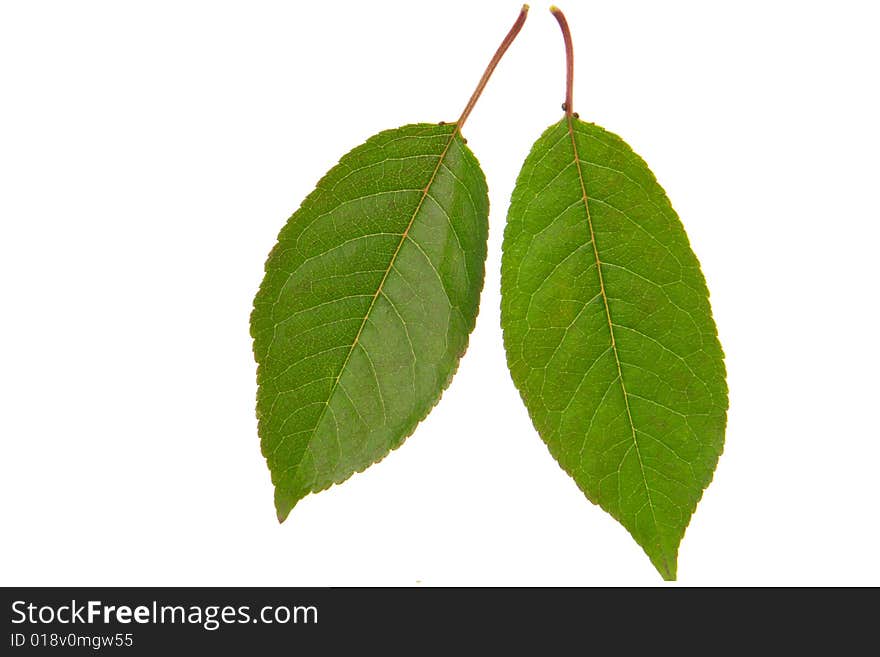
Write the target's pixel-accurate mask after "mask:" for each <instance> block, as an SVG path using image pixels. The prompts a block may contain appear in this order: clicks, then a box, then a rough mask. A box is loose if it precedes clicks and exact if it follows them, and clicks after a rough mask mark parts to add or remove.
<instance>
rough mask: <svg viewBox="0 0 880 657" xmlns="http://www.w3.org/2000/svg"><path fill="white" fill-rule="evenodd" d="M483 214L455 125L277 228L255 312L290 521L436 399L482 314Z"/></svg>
mask: <svg viewBox="0 0 880 657" xmlns="http://www.w3.org/2000/svg"><path fill="white" fill-rule="evenodd" d="M488 208H489V200H488V196H487V192H486V182H485V178H484V176H483V173H482V171H481V169H480V166H479V164H478V163H477V160H476V158H475V157H474V155H473V153H471V151H470V149H468V147H467V146H466V145H465V143H464V140H463V139H462V137H461V136H460V134H459V132H458V130H457V129H456V125H455V124H449V125H432V124H416V125H407V126H404V127H402V128H398V129H396V130H388V131H386V132H381V133H379V134H377V135H375V136H374V137H371V138H370V139H369V140H367V142H366V143H365V144H363V145H362V146H359V147H357V148H355V149H354V150H352V151H351V152H350V153H348V154H347V155H346V156H344V157H343V158H342V159H341V160H340V162H339V164H338V165H336V166H335V167H334V168H333V169H331V170H330V172H329V173H327V175H326V176H325V177H324V178H323V179H322V180H321V182H319V183H318V187H317V189H316V190H315V191H314V192H312V194H310V195H309V196H308V198H306V200H305V201H304V202H303V204H302V206H301V207H300V209H299V210H298V211H297V212H296V213H295V214H294V215H293V216H292V217H291V218H290V220H289V221H288V222H287V225H285V226H284V228H283V229H282V230H281V233H280V235H279V237H278V244H277V245H276V246H275V248H274V249H273V250H272V252H271V254H270V256H269V259H268V262H267V263H266V275H265V278H264V279H263V283H262V285H261V286H260V290H259V292H258V293H257V296H256V299H255V300H254V310H253V313H252V315H251V333H252V335H253V338H254V353H255V356H256V360H257V362H258V364H259V368H258V375H257V379H258V384H259V391H258V393H257V416H258V418H259V433H260V439H261V446H262V451H263V455H264V456H265V457H266V461H267V462H268V465H269V469H270V471H271V474H272V482H273V483H274V485H275V506H276V510H277V512H278V518H279V520H280V521H283V520H284V519H285V518H286V517H287V515H288V514H289V513H290V511H291V509H293V507H294V506H295V505H296V503H297V502H298V501H299V500H300V499H302V498H303V497H304V496H306V495H307V494H309V493H314V492H318V491H321V490H323V489H325V488H328V487H329V486H331V485H332V484H334V483H341V482H342V481H344V480H345V479H347V478H348V477H350V476H351V475H352V474H353V473H355V472H359V471H361V470H363V469H365V468H367V467H368V466H369V465H371V464H373V463H375V462H377V461H379V460H380V459H382V458H383V457H384V456H385V455H386V454H388V452H389V451H390V450H392V449H395V448H396V447H398V446H399V445H400V444H401V443H402V442H403V441H404V439H405V438H406V437H407V436H408V435H410V434H411V433H412V432H413V430H414V429H415V427H416V425H417V424H418V423H419V422H420V421H421V420H422V419H423V418H424V417H425V416H426V415H427V414H428V412H429V411H430V410H431V408H432V407H433V406H434V405H435V404H436V403H437V401H438V400H439V398H440V394H441V393H442V391H443V390H444V388H446V386H447V385H448V384H449V381H450V379H451V378H452V375H453V374H454V372H455V370H456V368H457V366H458V361H459V359H460V358H461V356H462V354H464V351H465V349H466V347H467V342H468V335H469V334H470V332H471V330H472V329H473V327H474V322H475V320H476V315H477V305H478V300H479V295H480V291H481V289H482V286H483V274H484V268H485V258H486V239H487V230H488V224H487V218H488Z"/></svg>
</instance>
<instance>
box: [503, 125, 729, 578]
mask: <svg viewBox="0 0 880 657" xmlns="http://www.w3.org/2000/svg"><path fill="white" fill-rule="evenodd" d="M501 276H502V280H501V294H502V304H501V311H502V316H501V322H502V327H503V329H504V344H505V348H506V350H507V361H508V365H509V367H510V372H511V375H512V378H513V381H514V383H515V384H516V386H517V388H518V389H519V391H520V393H521V395H522V398H523V401H524V402H525V405H526V407H527V408H528V411H529V414H530V416H531V418H532V421H533V422H534V425H535V427H536V428H537V430H538V433H539V434H540V435H541V438H542V439H543V440H544V441H545V442H546V443H547V446H548V447H549V449H550V452H551V454H552V455H553V456H554V457H555V458H556V460H557V461H558V462H559V464H560V465H561V466H562V468H563V469H564V470H565V471H566V472H568V473H569V474H570V475H571V476H572V477H573V478H574V480H575V482H576V483H577V485H578V486H579V487H580V489H581V490H582V491H583V492H584V494H585V495H586V496H587V498H589V499H590V500H591V501H592V502H594V503H596V504H598V505H600V506H601V507H602V508H603V509H605V510H606V511H608V512H609V513H610V514H611V515H612V516H614V518H616V519H617V520H618V521H619V522H620V523H621V524H622V525H623V526H624V527H626V529H627V530H629V532H630V533H631V534H632V536H633V538H635V540H636V541H637V542H638V544H639V545H641V546H642V548H643V549H644V550H645V552H646V553H647V555H648V556H649V557H650V559H651V562H652V563H653V564H654V566H655V567H656V568H657V569H658V570H659V571H660V573H661V574H662V575H663V577H664V578H666V579H674V578H675V576H676V561H677V555H678V547H679V543H680V542H681V539H682V537H683V535H684V531H685V528H686V527H687V524H688V522H689V520H690V517H691V515H692V514H693V512H694V509H695V507H696V505H697V502H698V501H699V500H700V497H701V496H702V493H703V490H704V489H705V488H706V486H707V485H708V484H709V482H710V481H711V479H712V473H713V471H714V470H715V465H716V463H717V461H718V456H719V455H720V453H721V450H722V445H723V440H724V428H725V424H726V415H727V386H726V383H725V370H724V362H723V353H722V351H721V345H720V344H719V342H718V338H717V332H716V328H715V323H714V322H713V320H712V314H711V310H710V307H709V293H708V290H707V289H706V283H705V280H704V278H703V275H702V273H701V271H700V267H699V263H698V262H697V258H696V256H695V255H694V253H693V252H692V251H691V248H690V245H689V243H688V239H687V236H686V234H685V232H684V228H683V227H682V225H681V222H680V221H679V219H678V216H677V215H676V213H675V211H674V210H673V209H672V206H671V205H670V203H669V200H668V199H667V197H666V194H665V193H664V191H663V189H662V188H661V187H660V185H659V184H658V183H657V181H656V179H655V178H654V176H653V174H652V173H651V171H650V170H649V169H648V167H647V165H646V164H645V162H644V161H643V160H642V159H641V158H640V157H639V156H638V155H636V154H635V153H634V152H633V151H632V150H631V149H630V147H629V146H627V144H626V143H624V142H623V140H621V139H620V138H619V137H618V136H616V135H614V134H611V133H609V132H606V131H605V130H603V129H602V128H600V127H598V126H596V125H593V124H590V123H584V122H583V121H580V120H578V119H577V118H576V117H570V118H569V117H566V118H563V119H562V121H560V122H559V123H557V124H556V125H553V126H551V127H550V128H549V129H548V130H547V131H546V132H545V133H544V134H543V135H542V136H541V138H540V139H539V140H538V141H537V142H536V143H535V145H534V147H533V148H532V151H531V153H529V156H528V158H527V159H526V162H525V165H524V166H523V168H522V172H521V173H520V175H519V179H518V181H517V184H516V188H515V189H514V192H513V198H512V202H511V206H510V211H509V214H508V219H507V228H506V230H505V233H504V245H503V257H502V267H501Z"/></svg>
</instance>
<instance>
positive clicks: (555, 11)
mask: <svg viewBox="0 0 880 657" xmlns="http://www.w3.org/2000/svg"><path fill="white" fill-rule="evenodd" d="M550 13H551V14H561V13H562V10H561V9H560V8H559V7H557V6H556V5H550Z"/></svg>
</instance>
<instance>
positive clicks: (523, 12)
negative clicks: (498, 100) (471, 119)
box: [455, 5, 529, 133]
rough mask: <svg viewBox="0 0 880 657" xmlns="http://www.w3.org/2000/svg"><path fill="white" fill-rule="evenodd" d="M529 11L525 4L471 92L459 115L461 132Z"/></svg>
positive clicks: (458, 124)
mask: <svg viewBox="0 0 880 657" xmlns="http://www.w3.org/2000/svg"><path fill="white" fill-rule="evenodd" d="M528 13H529V6H528V5H523V7H522V9H521V10H520V12H519V16H518V17H517V19H516V22H515V23H514V24H513V27H511V28H510V31H509V32H508V33H507V36H506V37H504V41H502V42H501V45H500V46H498V50H496V51H495V55H494V56H493V57H492V60H491V61H490V62H489V65H488V66H487V67H486V71H485V72H484V73H483V77H481V78H480V82H479V83H478V84H477V88H476V89H474V93H473V94H471V98H470V100H469V101H468V104H467V106H465V108H464V111H463V112H462V113H461V116H460V117H458V121H456V128H455V129H456V132H459V133H460V132H461V129H462V127H463V126H464V122H465V121H467V118H468V116H470V114H471V110H473V109H474V105H476V104H477V100H479V98H480V94H482V93H483V89H484V88H485V87H486V83H487V82H489V78H490V77H492V72H493V71H494V70H495V67H496V66H498V62H500V61H501V58H502V57H503V56H504V53H505V52H507V49H508V48H509V47H510V44H511V43H513V40H514V39H516V35H517V34H519V31H520V30H521V29H522V26H523V24H524V23H525V22H526V16H527V15H528Z"/></svg>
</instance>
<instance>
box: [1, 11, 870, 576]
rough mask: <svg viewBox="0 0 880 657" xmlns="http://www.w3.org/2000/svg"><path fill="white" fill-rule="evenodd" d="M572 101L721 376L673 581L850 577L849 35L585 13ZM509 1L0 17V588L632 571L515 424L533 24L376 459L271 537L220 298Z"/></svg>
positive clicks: (538, 30) (866, 544) (858, 207)
mask: <svg viewBox="0 0 880 657" xmlns="http://www.w3.org/2000/svg"><path fill="white" fill-rule="evenodd" d="M562 8H563V9H564V10H565V11H566V13H567V16H568V19H569V22H570V24H571V26H572V30H573V33H574V42H575V52H576V81H575V95H574V98H575V109H576V110H577V111H579V112H580V115H581V117H582V118H584V119H585V120H588V121H595V122H597V123H599V124H601V125H603V126H604V127H606V128H608V129H609V130H612V131H614V132H616V133H618V134H620V135H621V136H623V138H624V139H625V140H627V141H628V142H629V143H630V144H631V145H632V146H633V148H634V149H635V150H636V151H637V152H639V153H640V154H641V155H642V156H643V157H644V158H645V159H646V160H647V161H648V163H649V164H650V165H651V167H652V169H653V171H654V172H655V174H656V175H657V177H658V178H659V180H660V182H661V184H663V185H664V187H665V189H666V190H667V192H668V193H669V196H670V198H671V199H672V202H673V204H674V205H675V207H676V208H677V210H678V212H679V214H680V216H681V217H682V220H683V221H684V224H685V226H686V227H687V230H688V233H689V235H690V239H691V243H692V245H693V247H694V250H695V251H696V253H697V255H698V257H699V258H700V260H701V262H702V265H703V270H704V273H705V275H706V278H707V280H708V283H709V288H710V289H711V291H712V304H713V309H714V314H715V318H716V321H717V323H718V327H719V331H720V337H721V341H722V344H723V345H724V349H725V352H726V354H727V367H728V371H729V379H728V383H729V385H730V391H731V393H730V404H731V405H730V414H729V427H728V432H727V442H726V447H725V453H724V454H723V456H722V458H721V460H720V463H719V466H718V470H717V472H716V475H715V480H714V482H713V483H712V485H711V486H710V487H709V489H708V490H707V492H706V494H705V496H704V498H703V501H702V502H701V503H700V505H699V507H698V509H697V512H696V515H695V516H694V518H693V520H692V522H691V525H690V528H689V529H688V531H687V535H686V536H685V540H684V542H683V544H682V548H681V553H680V561H679V576H680V582H681V583H682V584H692V585H703V584H733V585H739V584H773V585H776V584H874V585H878V584H880V565H878V558H877V555H878V554H880V523H878V516H880V512H878V505H880V494H878V466H880V435H878V434H880V432H878V422H877V407H878V392H880V385H878V383H880V376H878V372H880V357H878V356H880V353H878V352H880V349H878V346H877V344H878V321H877V319H878V311H877V306H878V292H877V284H878V279H880V277H878V274H877V271H878V259H880V257H878V238H880V227H878V226H880V211H878V201H877V190H878V186H880V164H878V163H880V128H878V125H880V122H878V116H880V102H878V85H877V64H878V62H880V46H878V43H880V41H878V39H877V25H878V15H877V10H876V9H874V8H873V5H872V4H871V3H867V2H865V3H856V2H835V3H830V2H829V3H809V2H807V3H805V2H791V3H783V2H775V3H766V2H742V1H740V2H731V3H725V4H724V5H722V3H705V2H663V3H656V2H615V3H608V2H594V1H590V2H585V1H578V2H573V1H570V2H569V3H568V4H567V5H562ZM518 9H519V5H518V4H517V3H515V2H497V3H490V2H480V3H477V2H473V1H472V0H471V1H462V2H459V1H453V0H444V1H443V2H442V3H438V2H430V3H427V2H426V3H416V2H411V1H409V2H395V3H392V2H381V1H378V0H376V1H371V2H353V3H344V2H341V1H335V2H309V3H292V2H278V3H272V2H235V3H232V2H141V3H134V2H129V3H117V2H77V3H68V2H55V3H52V2H5V3H3V5H2V8H0V222H2V223H0V304H2V305H0V309H2V310H0V312H2V321H0V440H2V454H0V527H2V529H0V533H2V539H0V583H2V584H4V585H53V584H58V585H60V584H67V585H77V584H83V585H86V584H88V585H136V584H140V585H305V584H308V585H341V584H355V585H360V584H378V585H385V584H401V585H419V584H421V585H445V584H475V585H488V584H498V585H508V584H509V585H513V584H525V585H533V584H554V585H568V584H581V585H589V584H640V585H641V584H644V585H653V584H662V582H661V580H660V577H659V576H658V575H657V574H656V572H654V569H653V567H652V566H651V565H650V563H649V561H648V559H647V558H646V557H645V556H644V555H643V554H642V552H641V550H640V548H638V547H637V546H636V544H635V543H634V542H633V541H632V540H631V538H630V537H629V535H628V534H627V533H626V531H625V530H624V529H623V528H622V527H620V526H619V525H618V524H617V523H616V522H615V521H613V520H612V519H611V518H610V517H609V516H607V515H606V514H605V513H604V512H603V511H601V510H600V509H599V508H598V507H595V506H593V505H591V504H590V503H589V502H587V501H586V499H585V498H584V497H583V496H582V495H581V493H580V492H579V491H578V489H577V488H576V486H575V485H574V483H573V482H572V481H571V480H570V479H569V477H568V476H567V475H566V474H565V473H564V472H563V471H562V470H561V469H560V468H559V467H558V466H557V465H556V463H555V462H554V461H553V459H552V458H551V457H550V455H549V453H548V451H547V449H546V447H545V446H544V444H543V443H542V442H541V440H540V439H539V438H538V436H537V434H536V433H535V431H534V430H533V429H532V427H531V425H530V423H529V420H528V417H527V415H526V412H525V410H524V408H523V406H522V404H521V402H520V400H519V396H518V394H517V392H516V390H515V389H514V387H513V384H512V383H511V381H510V378H509V376H508V374H507V371H506V368H505V361H504V353H503V349H502V344H501V332H500V329H499V293H498V287H499V275H498V271H499V263H500V247H501V237H502V231H503V227H504V220H505V213H506V209H507V203H508V199H509V198H510V193H511V190H512V188H513V184H514V181H515V178H516V174H517V172H518V170H519V167H520V166H521V164H522V161H523V159H524V158H525V156H526V154H527V152H528V150H529V148H530V147H531V144H532V142H533V141H534V140H535V139H536V138H537V137H538V135H539V134H540V133H541V131H542V130H543V129H544V128H545V127H546V126H548V125H549V124H551V123H553V122H555V121H557V120H558V119H559V118H560V116H561V110H560V103H561V102H562V100H563V87H564V62H563V50H562V41H561V38H560V35H559V29H558V27H557V25H556V23H555V21H554V20H553V18H552V16H551V15H550V14H549V12H547V10H546V9H547V8H546V6H544V5H541V4H535V5H533V7H532V11H531V16H530V18H529V20H528V22H527V23H526V26H525V29H524V30H523V32H522V34H521V35H520V38H519V39H518V40H517V42H516V43H514V45H513V47H512V48H511V50H510V51H509V53H508V55H507V57H506V58H505V60H504V61H502V63H501V65H500V66H499V68H498V70H497V71H496V74H495V76H494V77H493V79H492V81H491V82H490V84H489V86H488V88H487V89H486V92H485V94H484V96H483V98H482V100H481V101H480V103H479V104H478V105H477V107H476V109H475V111H474V113H473V114H472V116H471V118H470V120H469V122H468V125H467V127H466V129H465V135H466V136H467V137H468V139H469V145H470V146H471V148H472V149H473V150H474V152H475V153H476V155H477V156H478V157H479V158H480V161H481V163H482V165H483V168H484V170H485V172H486V176H487V179H488V183H489V189H490V197H491V202H492V209H491V216H490V225H491V230H490V236H489V241H490V243H489V257H488V262H487V274H486V286H485V290H484V292H483V297H482V305H481V310H480V316H479V319H478V321H477V328H476V330H475V332H474V334H473V336H472V340H471V347H470V350H469V352H468V353H467V355H466V356H465V358H464V360H463V361H462V365H461V369H460V370H459V373H458V375H457V376H456V378H455V380H454V381H453V383H452V386H451V387H450V389H449V390H448V391H447V392H446V394H445V395H444V397H443V400H442V402H441V403H440V405H439V406H438V407H437V408H436V409H435V411H434V412H433V413H431V415H430V417H429V418H428V419H427V420H426V421H425V422H424V423H423V424H422V425H421V426H420V427H419V429H418V430H417V432H416V433H415V435H414V436H413V437H412V438H410V439H409V440H408V441H407V442H406V444H405V445H404V446H403V447H401V448H400V449H399V450H397V451H395V452H393V453H392V454H391V455H390V456H388V457H387V458H386V459H385V460H384V461H383V462H381V463H380V464H378V465H376V466H373V467H372V468H370V469H369V470H368V471H367V472H365V473H363V474H358V475H355V476H354V477H353V478H351V479H350V480H349V481H347V482H346V483H345V484H343V485H341V486H337V487H334V488H332V489H330V490H329V491H326V492H323V493H321V494H319V495H313V496H310V497H308V498H306V499H305V500H303V501H302V502H300V504H299V505H298V506H297V507H296V509H295V510H294V512H293V513H292V514H291V516H290V518H289V519H288V521H287V522H286V523H284V524H283V525H278V523H277V521H276V518H275V512H274V509H273V504H272V487H271V484H270V480H269V473H268V470H267V468H266V465H265V462H264V460H263V458H262V456H261V455H260V451H259V443H258V438H257V433H256V419H255V416H254V395H255V391H256V384H255V369H256V368H255V365H254V362H253V357H252V354H251V340H250V337H249V335H248V316H249V312H250V307H251V302H252V299H253V295H254V293H255V292H256V290H257V287H258V285H259V283H260V280H261V278H262V268H263V263H264V261H265V258H266V255H267V254H268V252H269V250H270V248H271V247H272V245H273V243H274V241H275V237H276V235H277V233H278V230H279V229H280V228H281V226H282V225H283V223H284V222H285V221H286V219H287V217H288V216H289V215H290V214H291V213H292V212H293V211H294V210H295V209H296V208H297V207H298V205H299V203H300V201H301V200H302V198H303V197H304V196H305V195H306V194H307V193H308V192H309V191H310V190H311V189H312V188H313V187H314V184H315V183H316V182H317V180H318V179H319V178H320V177H321V176H322V175H323V174H324V172H325V171H326V170H327V169H329V168H330V167H331V166H332V165H333V164H334V163H335V162H336V161H337V159H338V158H339V157H340V156H341V155H342V154H344V153H345V152H347V151H348V150H349V149H351V148H352V147H354V146H355V145H357V144H359V143H361V142H363V141H364V140H365V139H366V138H367V137H369V136H370V135H372V134H373V133H375V132H378V131H380V130H383V129H386V128H392V127H396V126H398V125H401V124H405V123H410V122H418V121H439V120H446V121H451V120H455V118H456V117H457V116H458V114H459V112H460V111H461V108H462V107H463V105H464V103H465V102H466V100H467V98H468V96H469V95H470V93H471V90H472V88H473V86H474V84H475V83H476V81H477V79H478V78H479V76H480V74H481V73H482V71H483V68H484V66H485V64H486V63H487V62H488V60H489V58H490V56H491V54H492V53H493V52H494V50H495V48H496V46H497V44H498V43H499V41H500V39H501V38H502V36H503V35H504V33H505V32H506V31H507V29H508V27H509V26H510V24H511V23H512V22H513V20H514V18H515V17H516V13H517V11H518Z"/></svg>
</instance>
